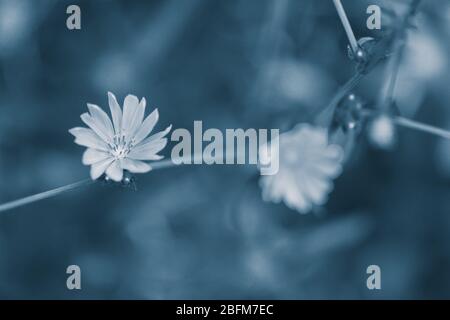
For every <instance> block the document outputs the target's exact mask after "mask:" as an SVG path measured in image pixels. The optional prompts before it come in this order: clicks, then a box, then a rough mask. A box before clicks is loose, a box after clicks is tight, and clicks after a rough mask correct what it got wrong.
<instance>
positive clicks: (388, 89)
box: [378, 0, 421, 111]
mask: <svg viewBox="0 0 450 320" xmlns="http://www.w3.org/2000/svg"><path fill="white" fill-rule="evenodd" d="M420 1H421V0H413V1H411V4H410V7H409V10H408V12H407V13H406V15H405V17H404V18H403V20H402V21H401V22H400V25H399V27H397V30H396V31H395V33H396V34H395V38H397V39H398V41H397V42H396V41H394V42H393V43H394V44H393V47H392V51H393V56H392V57H391V59H390V60H389V61H388V63H387V65H386V73H385V77H384V78H385V81H384V86H383V89H382V92H381V95H380V99H379V100H378V109H380V110H384V111H389V110H388V109H389V107H390V106H391V105H392V103H393V101H394V91H395V85H396V82H397V78H398V73H399V70H400V63H401V60H402V56H403V51H404V49H405V45H406V40H407V39H406V38H407V33H406V30H407V27H408V23H409V21H410V19H411V18H412V17H414V15H415V14H416V13H417V8H418V6H419V4H420Z"/></svg>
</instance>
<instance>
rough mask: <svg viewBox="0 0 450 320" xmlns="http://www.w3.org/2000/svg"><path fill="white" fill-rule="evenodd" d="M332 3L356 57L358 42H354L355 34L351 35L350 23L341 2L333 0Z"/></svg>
mask: <svg viewBox="0 0 450 320" xmlns="http://www.w3.org/2000/svg"><path fill="white" fill-rule="evenodd" d="M333 2H334V6H335V7H336V10H337V13H338V15H339V18H340V19H341V22H342V25H343V26H344V29H345V33H346V34H347V38H348V41H349V43H350V47H351V48H352V51H353V53H354V54H355V55H356V51H358V42H357V41H356V37H355V34H354V33H353V29H352V26H351V25H350V21H348V18H347V14H346V13H345V10H344V7H343V6H342V3H341V0H333Z"/></svg>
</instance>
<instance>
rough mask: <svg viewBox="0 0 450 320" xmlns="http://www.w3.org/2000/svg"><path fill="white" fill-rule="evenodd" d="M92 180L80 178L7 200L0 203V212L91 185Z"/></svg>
mask: <svg viewBox="0 0 450 320" xmlns="http://www.w3.org/2000/svg"><path fill="white" fill-rule="evenodd" d="M94 182H95V181H94V180H91V179H84V180H81V181H78V182H74V183H71V184H68V185H66V186H62V187H59V188H55V189H52V190H48V191H45V192H41V193H37V194H34V195H32V196H28V197H25V198H21V199H17V200H14V201H11V202H7V203H4V204H2V205H0V212H3V211H7V210H11V209H14V208H18V207H22V206H24V205H26V204H29V203H32V202H36V201H40V200H44V199H47V198H51V197H54V196H57V195H59V194H62V193H65V192H67V191H70V190H74V189H77V188H81V187H85V186H88V185H91V184H93V183H94Z"/></svg>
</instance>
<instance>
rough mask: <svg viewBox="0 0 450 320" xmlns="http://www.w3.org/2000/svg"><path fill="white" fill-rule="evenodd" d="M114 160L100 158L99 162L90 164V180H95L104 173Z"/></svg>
mask: <svg viewBox="0 0 450 320" xmlns="http://www.w3.org/2000/svg"><path fill="white" fill-rule="evenodd" d="M113 161H114V159H113V158H108V159H105V160H102V161H100V162H97V163H94V164H93V165H92V166H91V178H92V180H97V179H98V178H100V177H101V175H102V174H103V173H105V171H106V169H107V168H108V167H109V166H110V165H111V163H112V162H113Z"/></svg>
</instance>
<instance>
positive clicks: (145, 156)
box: [128, 138, 167, 160]
mask: <svg viewBox="0 0 450 320" xmlns="http://www.w3.org/2000/svg"><path fill="white" fill-rule="evenodd" d="M166 144H167V139H166V138H162V139H159V140H155V141H151V142H149V143H146V144H143V145H140V146H137V147H135V148H134V149H133V150H131V152H130V153H129V154H128V157H129V158H131V159H135V160H159V159H158V158H160V157H161V156H159V155H157V153H158V152H159V151H161V150H162V149H164V147H165V146H166Z"/></svg>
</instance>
